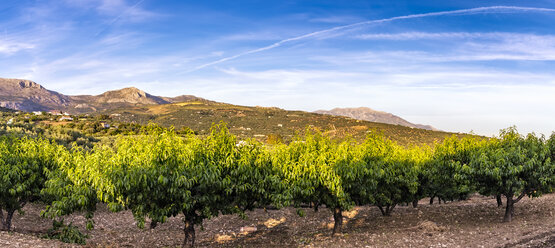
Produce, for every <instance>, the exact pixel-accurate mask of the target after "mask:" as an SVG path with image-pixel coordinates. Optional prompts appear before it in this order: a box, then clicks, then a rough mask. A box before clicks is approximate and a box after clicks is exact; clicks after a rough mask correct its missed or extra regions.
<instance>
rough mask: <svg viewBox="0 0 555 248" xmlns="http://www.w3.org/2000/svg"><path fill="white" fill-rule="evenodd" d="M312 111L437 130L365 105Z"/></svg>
mask: <svg viewBox="0 0 555 248" xmlns="http://www.w3.org/2000/svg"><path fill="white" fill-rule="evenodd" d="M314 112H315V113H319V114H326V115H337V116H346V117H350V118H353V119H357V120H364V121H371V122H380V123H387V124H393V125H401V126H405V127H412V128H421V129H426V130H437V129H435V128H434V127H432V126H430V125H422V124H414V123H411V122H409V121H407V120H405V119H403V118H401V117H399V116H396V115H394V114H391V113H387V112H383V111H377V110H373V109H371V108H366V107H360V108H334V109H332V110H317V111H314Z"/></svg>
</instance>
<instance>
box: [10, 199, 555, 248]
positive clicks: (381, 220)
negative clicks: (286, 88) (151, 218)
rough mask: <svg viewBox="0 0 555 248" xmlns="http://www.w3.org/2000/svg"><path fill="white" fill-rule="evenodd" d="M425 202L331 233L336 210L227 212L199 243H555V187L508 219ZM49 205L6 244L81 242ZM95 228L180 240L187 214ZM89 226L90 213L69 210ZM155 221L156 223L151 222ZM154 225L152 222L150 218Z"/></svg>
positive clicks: (109, 238) (373, 213)
mask: <svg viewBox="0 0 555 248" xmlns="http://www.w3.org/2000/svg"><path fill="white" fill-rule="evenodd" d="M426 201H427V199H424V200H422V201H421V202H420V205H419V206H418V208H412V207H408V206H399V207H397V208H396V209H395V210H394V212H393V214H392V216H391V217H382V216H381V214H380V213H379V211H378V209H377V208H375V207H357V208H354V209H353V210H352V211H350V212H347V213H345V215H346V216H347V217H346V223H345V226H344V234H342V235H338V236H336V237H334V238H332V237H330V234H331V225H332V224H331V223H332V222H333V220H332V218H331V212H330V211H328V210H327V209H321V210H320V211H319V212H314V211H312V210H310V209H305V213H306V215H305V216H304V217H299V216H298V215H297V214H296V209H294V208H286V209H282V210H268V211H264V210H256V211H253V212H248V213H247V216H248V219H246V220H243V219H241V218H239V217H238V216H220V217H217V218H213V219H211V220H208V221H206V222H205V223H204V230H201V229H200V228H197V245H198V247H538V248H539V247H555V194H550V195H545V196H543V197H541V198H537V199H527V198H526V199H523V200H522V201H521V202H519V203H518V204H517V205H516V209H515V214H516V216H515V217H514V219H513V222H511V223H502V222H501V220H502V217H503V213H504V209H503V208H497V207H496V202H495V200H494V199H491V198H486V197H481V196H474V197H472V198H471V199H470V200H467V201H462V202H451V203H447V204H441V205H435V204H434V205H428V204H426ZM42 207H43V206H40V205H36V204H31V205H29V206H27V207H25V209H24V210H25V212H26V214H25V215H22V216H20V215H16V216H15V217H14V232H11V233H8V232H0V247H74V246H76V245H69V244H64V243H61V242H58V241H53V240H45V239H41V238H39V236H40V235H42V234H44V233H45V232H46V230H47V229H48V228H49V227H50V226H51V221H50V220H47V219H41V218H40V217H38V214H39V212H40V210H41V208H42ZM94 220H95V222H96V225H95V229H94V230H91V231H85V232H86V233H87V234H89V235H90V239H89V240H88V244H87V245H86V246H85V247H177V246H180V245H181V242H182V240H183V238H184V234H183V232H182V231H181V228H182V226H183V225H182V222H181V219H180V218H179V217H178V218H172V219H170V220H169V221H168V222H166V223H164V224H160V225H159V226H158V227H157V228H156V229H154V230H150V229H148V228H147V229H143V230H141V229H138V228H137V227H136V226H135V225H134V219H133V216H132V215H131V213H130V212H129V211H125V212H120V213H111V212H109V211H108V210H107V208H106V207H105V206H103V205H102V206H99V210H98V211H97V213H96V215H95V218H94ZM66 221H67V222H73V223H74V225H77V226H78V227H80V229H82V230H83V229H84V225H85V221H84V218H83V217H82V216H79V215H75V216H70V217H68V218H66ZM147 224H148V223H147ZM147 226H148V225H147Z"/></svg>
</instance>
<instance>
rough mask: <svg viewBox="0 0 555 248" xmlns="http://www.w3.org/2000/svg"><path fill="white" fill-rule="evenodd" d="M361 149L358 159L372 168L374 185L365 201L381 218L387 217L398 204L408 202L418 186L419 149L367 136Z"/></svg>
mask: <svg viewBox="0 0 555 248" xmlns="http://www.w3.org/2000/svg"><path fill="white" fill-rule="evenodd" d="M361 149H362V160H363V161H364V162H365V163H366V165H367V167H368V168H373V170H374V171H375V172H374V174H372V176H373V177H374V180H376V182H377V185H376V186H375V187H374V189H375V190H374V191H373V192H371V193H370V198H369V202H370V203H373V204H374V205H376V206H377V207H378V208H380V210H381V212H382V214H383V215H390V213H391V211H392V210H393V208H394V207H395V206H396V205H397V204H399V203H405V202H411V201H412V200H413V195H414V194H416V192H417V190H418V186H419V181H418V175H419V170H420V167H419V162H420V158H421V157H420V156H421V154H420V150H418V149H406V148H404V147H401V146H399V145H397V144H395V143H393V142H392V141H389V140H387V139H385V138H384V137H381V136H376V135H369V136H368V138H367V139H366V141H365V143H364V144H363V145H362V146H361Z"/></svg>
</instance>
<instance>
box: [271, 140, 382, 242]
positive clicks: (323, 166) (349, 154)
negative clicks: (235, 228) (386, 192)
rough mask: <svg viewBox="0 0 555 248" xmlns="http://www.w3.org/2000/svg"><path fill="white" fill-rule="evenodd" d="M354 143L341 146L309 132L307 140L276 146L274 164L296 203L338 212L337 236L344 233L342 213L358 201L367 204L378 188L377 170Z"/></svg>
mask: <svg viewBox="0 0 555 248" xmlns="http://www.w3.org/2000/svg"><path fill="white" fill-rule="evenodd" d="M354 148H355V146H354V143H353V142H349V141H344V142H342V143H337V142H334V141H332V140H330V139H329V138H327V137H325V136H323V135H322V134H320V133H312V132H307V134H306V135H305V137H304V139H298V140H296V141H294V142H292V143H291V144H289V145H280V146H276V147H275V150H274V152H273V157H274V164H275V166H277V167H279V169H280V171H281V173H282V177H283V178H284V181H285V183H286V184H287V185H288V189H287V190H288V194H290V196H291V198H292V201H293V203H295V205H297V206H299V205H300V204H313V205H314V206H315V208H316V209H317V208H318V206H319V205H325V206H326V207H327V208H329V209H330V210H332V211H334V218H335V219H336V224H335V227H334V233H335V232H337V231H340V230H341V223H342V222H341V221H342V216H341V211H343V210H348V209H349V208H351V207H352V206H353V205H354V204H355V201H357V202H359V203H361V202H367V201H366V200H367V198H368V196H369V195H370V193H369V192H371V191H373V189H374V188H375V181H374V180H373V177H371V175H372V173H373V170H372V169H371V168H367V167H366V164H365V163H363V162H362V161H361V160H360V157H359V156H356V154H357V153H356V152H357V150H356V149H354Z"/></svg>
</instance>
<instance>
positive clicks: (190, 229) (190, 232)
mask: <svg viewBox="0 0 555 248" xmlns="http://www.w3.org/2000/svg"><path fill="white" fill-rule="evenodd" d="M185 218H186V219H185V221H184V222H185V227H184V228H183V232H185V240H184V241H183V247H186V246H187V243H188V242H189V239H190V240H191V245H190V246H189V247H194V246H195V225H194V223H193V222H192V221H191V220H190V219H189V218H187V217H185Z"/></svg>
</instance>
